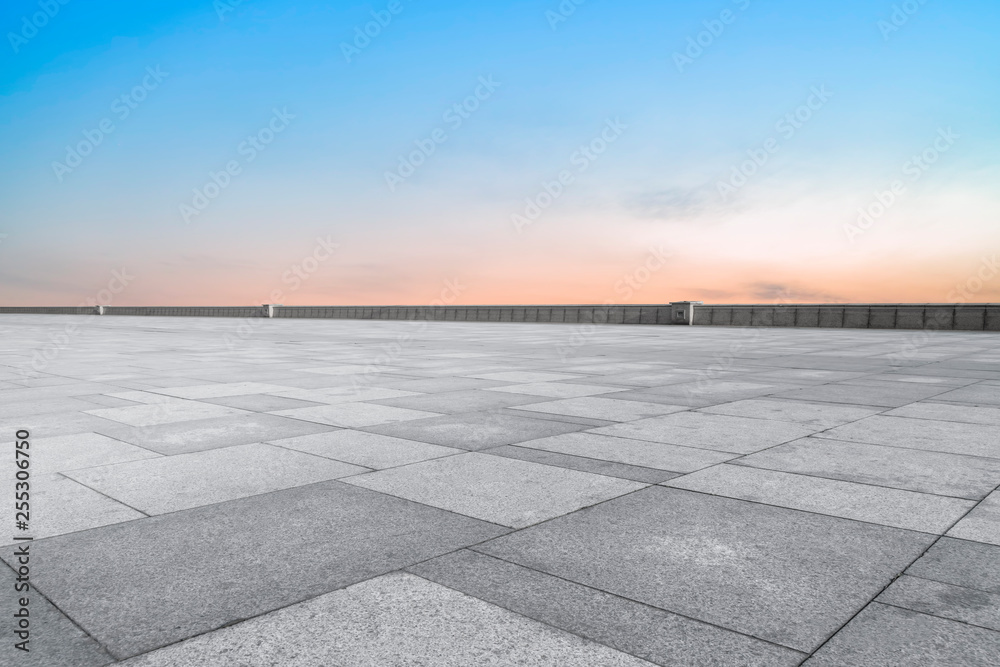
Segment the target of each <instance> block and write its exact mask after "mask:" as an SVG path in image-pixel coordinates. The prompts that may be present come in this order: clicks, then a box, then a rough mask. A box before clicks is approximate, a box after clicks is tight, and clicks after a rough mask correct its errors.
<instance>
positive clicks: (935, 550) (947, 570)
mask: <svg viewBox="0 0 1000 667" xmlns="http://www.w3.org/2000/svg"><path fill="white" fill-rule="evenodd" d="M906 572H907V574H912V575H914V576H917V577H922V578H924V579H933V580H934V581H941V582H944V583H946V584H954V585H956V586H964V587H965V588H976V589H979V590H983V591H989V592H990V593H1000V547H997V546H993V545H990V544H982V543H980V542H968V541H966V540H956V539H953V538H950V537H943V538H941V539H940V540H938V541H937V542H935V543H934V545H933V546H932V547H931V548H930V549H928V550H927V553H925V554H924V555H923V556H921V557H920V558H919V559H918V560H917V562H915V563H914V564H913V565H911V566H910V568H909V569H908V570H907V571H906Z"/></svg>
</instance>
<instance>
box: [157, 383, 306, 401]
mask: <svg viewBox="0 0 1000 667" xmlns="http://www.w3.org/2000/svg"><path fill="white" fill-rule="evenodd" d="M284 389H288V387H285V386H282V385H277V384H265V383H261V382H225V383H215V384H206V385H199V386H194V387H170V388H163V389H160V390H159V392H158V393H161V394H166V395H167V396H176V397H177V398H190V399H201V398H221V397H223V396H244V395H246V394H272V393H274V392H276V391H282V390H284Z"/></svg>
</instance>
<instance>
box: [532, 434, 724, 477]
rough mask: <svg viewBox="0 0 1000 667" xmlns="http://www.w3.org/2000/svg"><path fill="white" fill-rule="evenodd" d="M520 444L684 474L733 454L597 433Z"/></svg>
mask: <svg viewBox="0 0 1000 667" xmlns="http://www.w3.org/2000/svg"><path fill="white" fill-rule="evenodd" d="M520 446H521V447H530V448H533V449H544V450H546V451H550V452H559V453H562V454H572V455H574V456H585V457H589V458H594V459H602V460H605V461H614V462H615V463H625V464H628V465H633V466H643V467H646V468H658V469H660V470H671V471H675V472H684V473H688V472H694V471H695V470H701V469H702V468H707V467H708V466H712V465H715V464H716V463H722V462H723V461H728V460H730V459H732V458H734V457H735V456H736V455H735V454H728V453H724V452H715V451H711V450H708V449H697V448H694V447H678V446H677V445H666V444H663V443H659V442H649V441H648V440H631V439H628V438H615V437H613V436H610V435H598V434H596V433H564V434H563V435H554V436H552V437H549V438H540V439H538V440H529V441H527V442H522V443H521V444H520Z"/></svg>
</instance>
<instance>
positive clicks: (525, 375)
mask: <svg viewBox="0 0 1000 667" xmlns="http://www.w3.org/2000/svg"><path fill="white" fill-rule="evenodd" d="M472 377H474V378H479V379H481V380H499V381H501V382H517V383H521V384H524V383H528V382H554V381H557V380H574V379H577V378H582V377H586V376H584V375H578V374H575V373H547V372H537V371H500V372H497V373H484V374H482V375H473V376H472Z"/></svg>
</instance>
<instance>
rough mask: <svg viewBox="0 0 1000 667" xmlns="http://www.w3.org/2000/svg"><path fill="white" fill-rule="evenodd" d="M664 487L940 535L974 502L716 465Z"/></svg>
mask: <svg viewBox="0 0 1000 667" xmlns="http://www.w3.org/2000/svg"><path fill="white" fill-rule="evenodd" d="M664 485H665V486H672V487H675V488H678V489H688V490H689V491H700V492H701V493H711V494H712V495H716V496H726V497H727V498H739V499H740V500H749V501H752V502H757V503H765V504H768V505H777V506H778V507H788V508H791V509H797V510H803V511H805V512H816V513H817V514H827V515H829V516H839V517H842V518H844V519H854V520H855V521H867V522H869V523H878V524H881V525H883V526H892V527H894V528H905V529H907V530H917V531H922V532H925V533H934V534H936V535H940V534H942V533H944V532H945V531H947V530H948V529H949V528H951V526H952V524H954V523H955V522H956V521H957V520H958V519H959V518H960V517H961V516H962V515H964V514H965V513H966V512H968V511H969V509H971V508H972V507H973V506H974V505H975V504H976V503H975V501H974V500H964V499H961V498H948V497H945V496H934V495H930V494H926V493H916V492H914V491H903V490H901V489H889V488H886V487H883V486H871V485H869V484H855V483H853V482H843V481H840V480H835V479H824V478H822V477H810V476H807V475H794V474H792V473H787V472H777V471H774V470H763V469H759V468H750V467H747V466H733V465H719V466H715V467H713V468H709V469H707V470H701V471H699V472H695V473H692V474H690V475H684V476H683V477H677V478H675V479H672V480H669V481H667V482H664Z"/></svg>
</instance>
